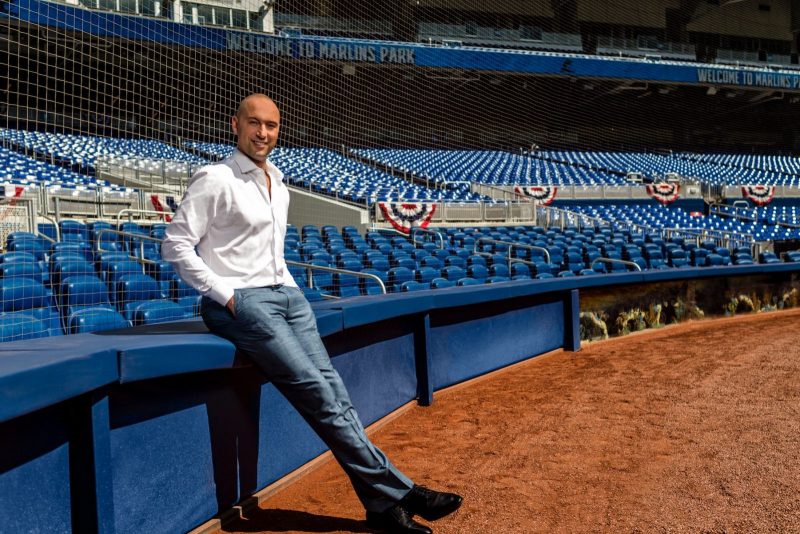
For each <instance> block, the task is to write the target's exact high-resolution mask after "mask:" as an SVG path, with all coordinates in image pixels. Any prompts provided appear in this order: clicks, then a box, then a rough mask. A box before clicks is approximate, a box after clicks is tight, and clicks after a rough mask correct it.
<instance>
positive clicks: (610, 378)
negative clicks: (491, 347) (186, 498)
mask: <svg viewBox="0 0 800 534" xmlns="http://www.w3.org/2000/svg"><path fill="white" fill-rule="evenodd" d="M372 437H373V439H374V440H375V441H376V443H377V444H378V445H379V446H380V447H381V448H382V449H383V450H384V451H385V452H386V453H387V454H388V455H389V457H390V458H392V460H393V461H394V463H395V464H396V465H398V466H399V467H400V468H401V469H403V470H404V471H405V472H406V473H408V474H409V475H410V476H411V477H412V478H413V479H414V480H415V481H417V482H418V483H421V484H426V485H429V486H432V487H434V488H441V489H447V490H451V491H457V492H459V493H461V494H462V495H464V497H465V502H464V506H463V507H462V508H461V509H460V510H459V511H458V512H456V513H455V514H454V515H453V516H451V517H448V518H445V519H442V520H440V521H437V522H436V523H433V524H432V525H431V526H432V527H433V529H434V532H436V533H437V534H439V533H452V534H455V533H459V534H462V533H489V532H492V533H533V532H543V533H544V532H547V533H550V532H570V533H572V532H715V533H716V532H781V533H783V532H800V310H791V311H785V312H773V313H764V314H757V315H750V316H742V317H735V318H731V319H719V320H713V321H701V322H695V323H690V324H683V325H676V326H670V327H667V328H663V329H659V330H654V331H649V332H645V333H642V334H637V335H631V336H627V337H624V338H617V339H612V340H608V341H603V342H599V343H593V344H589V345H584V346H583V349H582V350H581V352H578V353H565V352H561V351H557V352H553V353H550V354H548V355H545V356H541V357H538V358H534V359H532V360H529V361H527V362H524V363H522V364H518V365H516V366H513V367H510V368H507V369H504V370H501V371H498V372H496V373H493V374H491V375H489V376H486V377H483V378H480V379H478V380H475V381H472V382H470V383H467V384H462V385H460V386H456V387H455V388H451V389H450V390H447V391H443V392H440V393H438V394H436V396H435V401H434V403H433V405H432V406H431V407H429V408H419V407H414V408H413V409H411V410H408V411H407V412H405V413H404V414H403V415H402V416H401V417H398V418H396V419H395V420H393V421H391V422H390V423H388V424H386V425H384V426H382V427H381V428H380V429H379V430H378V431H377V432H375V433H374V434H372ZM363 519H364V513H363V510H362V508H361V506H360V504H359V503H358V501H357V499H356V497H355V494H354V493H353V491H352V490H351V489H350V486H349V484H348V482H347V479H346V477H345V475H344V474H343V473H342V471H341V470H340V468H339V467H338V465H336V464H335V463H334V462H332V461H331V462H328V463H326V464H324V465H323V466H321V467H320V468H318V469H316V470H314V471H312V472H311V473H310V474H308V475H306V476H304V477H302V478H301V479H299V480H298V481H297V482H295V483H293V484H291V485H289V486H288V487H286V488H284V489H282V490H281V491H279V492H277V493H276V494H274V495H273V496H271V497H270V498H269V499H267V500H266V501H264V502H263V503H262V504H261V507H260V508H259V509H254V510H249V511H247V512H246V513H245V517H244V518H243V519H241V520H238V521H236V522H235V523H231V524H229V525H228V526H227V527H226V528H225V529H224V532H371V531H370V529H368V528H367V526H366V524H365V523H364V521H363Z"/></svg>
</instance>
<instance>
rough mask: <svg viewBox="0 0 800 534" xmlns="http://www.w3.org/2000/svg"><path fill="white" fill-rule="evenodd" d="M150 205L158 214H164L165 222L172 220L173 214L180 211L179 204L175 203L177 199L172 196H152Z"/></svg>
mask: <svg viewBox="0 0 800 534" xmlns="http://www.w3.org/2000/svg"><path fill="white" fill-rule="evenodd" d="M150 203H151V204H152V205H153V208H155V210H156V211H157V212H159V213H162V214H163V216H164V220H165V221H167V222H170V221H171V220H172V214H173V213H175V210H177V209H178V203H177V202H176V201H175V197H174V196H172V195H163V194H153V195H150Z"/></svg>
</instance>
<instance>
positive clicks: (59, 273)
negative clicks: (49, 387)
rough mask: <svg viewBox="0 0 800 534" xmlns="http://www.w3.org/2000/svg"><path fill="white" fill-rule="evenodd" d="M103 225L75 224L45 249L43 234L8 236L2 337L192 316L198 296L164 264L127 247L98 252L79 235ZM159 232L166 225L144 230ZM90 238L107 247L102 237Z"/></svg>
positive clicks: (2, 271)
mask: <svg viewBox="0 0 800 534" xmlns="http://www.w3.org/2000/svg"><path fill="white" fill-rule="evenodd" d="M63 222H68V221H63ZM106 224H107V223H106ZM64 226H65V227H70V226H71V225H68V224H67V225H64ZM104 227H106V225H105V224H99V223H98V224H92V225H90V226H84V225H78V226H77V227H76V228H77V229H78V230H80V231H78V232H74V233H70V232H67V233H65V235H71V236H72V240H67V241H61V242H57V243H53V244H52V245H50V246H49V247H47V248H45V246H44V245H43V241H44V242H45V243H46V240H43V238H41V237H40V236H35V235H33V234H25V233H24V232H17V233H12V234H10V235H9V237H8V241H7V246H6V249H7V250H9V252H6V253H4V254H2V255H0V294H1V295H0V299H1V300H2V306H3V316H2V317H0V321H2V322H4V323H7V324H6V330H4V331H3V332H4V334H3V336H4V337H2V336H0V338H2V339H3V340H9V339H17V338H23V339H24V338H25V337H40V336H48V335H60V334H61V333H78V332H85V331H96V330H102V329H106V328H114V327H121V326H129V325H136V324H150V323H155V322H162V321H165V320H175V319H182V318H187V317H192V316H194V315H196V314H197V312H198V306H199V296H198V295H197V293H196V292H195V291H194V290H193V289H192V288H190V287H189V286H188V285H186V284H185V283H184V282H183V281H182V280H180V278H179V277H178V276H177V275H176V273H175V272H174V270H173V269H172V267H171V265H170V264H169V263H167V262H163V261H153V262H146V263H145V264H144V266H143V264H142V263H140V258H136V257H135V256H134V255H132V253H131V252H99V251H98V249H97V248H95V247H93V246H92V244H91V243H90V242H89V241H83V240H81V237H82V236H83V235H90V234H91V232H92V231H97V230H99V229H100V228H104ZM138 230H139V231H140V232H145V231H146V230H145V229H144V228H141V227H139V228H138ZM159 230H163V228H159V227H150V228H149V229H148V230H147V231H149V232H150V233H156V234H158V232H159ZM82 231H87V232H88V234H83V233H82ZM132 235H135V234H132ZM94 244H95V245H97V244H103V245H107V243H105V242H103V241H102V239H101V240H100V241H97V242H95V243H94ZM30 296H34V297H36V298H35V299H33V300H32V299H31V298H30ZM9 314H11V315H9ZM33 319H36V320H33Z"/></svg>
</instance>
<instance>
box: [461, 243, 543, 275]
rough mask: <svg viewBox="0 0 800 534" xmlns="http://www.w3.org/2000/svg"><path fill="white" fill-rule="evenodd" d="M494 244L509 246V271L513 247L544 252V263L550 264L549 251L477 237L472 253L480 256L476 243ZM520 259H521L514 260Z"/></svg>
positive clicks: (512, 258) (512, 259) (533, 246)
mask: <svg viewBox="0 0 800 534" xmlns="http://www.w3.org/2000/svg"><path fill="white" fill-rule="evenodd" d="M481 242H483V243H494V244H498V245H509V247H508V268H509V270H511V264H512V263H513V262H514V259H515V258H514V257H513V255H512V254H511V251H512V250H514V247H517V248H522V249H528V250H541V251H543V252H544V257H545V262H546V263H550V251H549V250H547V249H546V248H544V247H539V246H536V245H528V244H526V243H515V242H513V241H500V240H498V239H492V238H491V237H479V238H478V239H476V240H475V245H474V248H473V252H475V253H477V254H482V252H481V251H479V250H478V243H481ZM516 259H521V258H516Z"/></svg>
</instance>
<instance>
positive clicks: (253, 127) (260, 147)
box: [231, 96, 281, 164]
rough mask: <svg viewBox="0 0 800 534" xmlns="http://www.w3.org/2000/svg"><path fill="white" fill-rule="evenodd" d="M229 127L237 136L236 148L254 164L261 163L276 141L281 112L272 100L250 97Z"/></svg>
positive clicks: (265, 159)
mask: <svg viewBox="0 0 800 534" xmlns="http://www.w3.org/2000/svg"><path fill="white" fill-rule="evenodd" d="M231 128H232V129H233V133H234V134H236V135H237V136H239V141H238V142H237V144H236V146H237V148H238V149H239V150H240V151H241V152H243V153H244V154H246V155H247V156H248V157H249V158H250V159H252V160H253V161H255V162H256V164H263V163H264V162H265V161H267V156H269V153H270V152H272V149H273V148H275V144H276V143H277V142H278V132H279V131H280V128H281V114H280V112H279V111H278V107H277V106H276V105H275V103H274V102H273V101H272V100H269V99H267V98H264V97H258V96H256V97H250V98H248V99H247V100H245V102H244V104H243V105H242V107H241V109H240V110H239V113H237V114H236V115H235V116H234V117H233V118H232V119H231Z"/></svg>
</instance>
